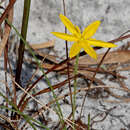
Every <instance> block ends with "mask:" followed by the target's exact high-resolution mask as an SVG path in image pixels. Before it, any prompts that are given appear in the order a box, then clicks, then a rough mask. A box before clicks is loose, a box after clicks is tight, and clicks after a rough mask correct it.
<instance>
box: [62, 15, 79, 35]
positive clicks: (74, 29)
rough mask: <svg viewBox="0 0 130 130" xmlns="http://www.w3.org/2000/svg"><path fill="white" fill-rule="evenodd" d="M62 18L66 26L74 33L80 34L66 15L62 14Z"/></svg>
mask: <svg viewBox="0 0 130 130" xmlns="http://www.w3.org/2000/svg"><path fill="white" fill-rule="evenodd" d="M60 19H61V21H62V22H63V24H64V25H65V26H66V28H67V29H68V30H69V31H70V32H71V33H72V34H73V35H76V36H78V35H79V32H77V29H76V28H75V26H74V25H73V24H72V22H71V21H70V20H69V19H68V18H67V17H66V16H64V15H62V14H60Z"/></svg>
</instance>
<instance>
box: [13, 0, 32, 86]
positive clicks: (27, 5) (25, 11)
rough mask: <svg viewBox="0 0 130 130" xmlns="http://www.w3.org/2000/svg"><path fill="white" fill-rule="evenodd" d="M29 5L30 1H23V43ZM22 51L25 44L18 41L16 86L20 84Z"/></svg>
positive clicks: (25, 35) (25, 34)
mask: <svg viewBox="0 0 130 130" xmlns="http://www.w3.org/2000/svg"><path fill="white" fill-rule="evenodd" d="M30 5H31V0H24V11H23V21H22V29H21V36H22V37H23V38H24V40H25V41H26V37H27V29H28V21H29V13H30ZM24 50H25V44H24V42H23V40H22V39H20V45H19V50H18V61H17V68H16V77H15V81H16V82H17V83H18V84H19V83H20V75H21V70H22V64H23V56H24Z"/></svg>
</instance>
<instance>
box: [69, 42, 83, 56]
mask: <svg viewBox="0 0 130 130" xmlns="http://www.w3.org/2000/svg"><path fill="white" fill-rule="evenodd" d="M80 50H81V45H80V44H79V43H77V42H76V43H73V45H72V46H71V48H70V52H69V57H70V58H72V57H74V56H76V55H77V54H78V53H79V52H80Z"/></svg>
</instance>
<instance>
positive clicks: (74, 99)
mask: <svg viewBox="0 0 130 130" xmlns="http://www.w3.org/2000/svg"><path fill="white" fill-rule="evenodd" d="M78 61H79V54H78V55H77V56H76V62H75V66H74V75H77V73H78ZM76 90H77V79H76V77H75V79H74V95H73V111H72V113H73V129H75V125H74V122H75V111H76Z"/></svg>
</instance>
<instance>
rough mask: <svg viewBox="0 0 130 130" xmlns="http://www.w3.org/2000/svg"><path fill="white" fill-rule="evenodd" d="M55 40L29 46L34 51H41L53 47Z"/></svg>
mask: <svg viewBox="0 0 130 130" xmlns="http://www.w3.org/2000/svg"><path fill="white" fill-rule="evenodd" d="M54 43H55V40H50V41H48V42H44V43H40V44H29V45H30V47H31V48H32V49H34V50H37V49H43V48H48V47H54Z"/></svg>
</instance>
